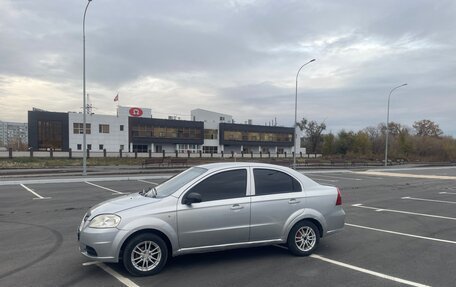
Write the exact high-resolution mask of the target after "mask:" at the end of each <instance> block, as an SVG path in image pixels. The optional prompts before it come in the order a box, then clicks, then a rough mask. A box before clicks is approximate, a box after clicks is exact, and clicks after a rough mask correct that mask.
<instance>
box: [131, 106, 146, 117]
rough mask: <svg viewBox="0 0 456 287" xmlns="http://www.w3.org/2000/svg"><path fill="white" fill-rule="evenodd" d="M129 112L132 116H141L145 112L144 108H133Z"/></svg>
mask: <svg viewBox="0 0 456 287" xmlns="http://www.w3.org/2000/svg"><path fill="white" fill-rule="evenodd" d="M129 113H130V116H132V117H140V116H142V114H143V110H141V109H140V108H131V109H130V111H129Z"/></svg>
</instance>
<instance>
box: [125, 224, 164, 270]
mask: <svg viewBox="0 0 456 287" xmlns="http://www.w3.org/2000/svg"><path fill="white" fill-rule="evenodd" d="M122 257H123V258H122V260H123V265H124V267H125V269H126V270H127V271H128V273H130V274H131V275H133V276H149V275H154V274H157V273H159V272H160V271H161V270H162V269H163V267H164V266H165V264H166V261H167V260H168V247H167V246H166V243H165V241H164V240H163V239H162V238H161V237H160V236H158V235H156V234H153V233H143V234H139V235H137V236H135V237H133V238H131V239H130V240H129V241H128V242H127V244H126V245H125V248H124V251H123V254H122Z"/></svg>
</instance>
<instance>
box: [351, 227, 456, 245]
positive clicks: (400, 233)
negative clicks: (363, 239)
mask: <svg viewBox="0 0 456 287" xmlns="http://www.w3.org/2000/svg"><path fill="white" fill-rule="evenodd" d="M345 225H346V226H351V227H356V228H362V229H367V230H373V231H378V232H384V233H390V234H395V235H401V236H407V237H413V238H419V239H425V240H431V241H437V242H443V243H450V244H456V241H451V240H445V239H439V238H433V237H426V236H420V235H414V234H408V233H402V232H397V231H391V230H385V229H379V228H373V227H368V226H362V225H357V224H350V223H345Z"/></svg>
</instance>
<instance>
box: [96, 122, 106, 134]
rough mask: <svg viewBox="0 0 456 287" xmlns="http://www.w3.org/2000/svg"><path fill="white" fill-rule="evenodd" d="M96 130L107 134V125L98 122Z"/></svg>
mask: <svg viewBox="0 0 456 287" xmlns="http://www.w3.org/2000/svg"><path fill="white" fill-rule="evenodd" d="M98 131H99V132H100V134H109V125H104V124H100V125H99V126H98Z"/></svg>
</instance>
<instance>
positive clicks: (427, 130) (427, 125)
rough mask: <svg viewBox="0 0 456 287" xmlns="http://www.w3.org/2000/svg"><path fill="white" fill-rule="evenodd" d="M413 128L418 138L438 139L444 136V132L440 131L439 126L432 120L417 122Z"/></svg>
mask: <svg viewBox="0 0 456 287" xmlns="http://www.w3.org/2000/svg"><path fill="white" fill-rule="evenodd" d="M413 128H414V129H415V131H416V135H417V136H422V137H426V136H427V137H438V136H441V135H442V134H443V131H442V130H441V129H440V127H439V125H438V124H437V123H435V122H433V121H431V120H426V119H424V120H421V121H416V122H415V123H414V124H413Z"/></svg>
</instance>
